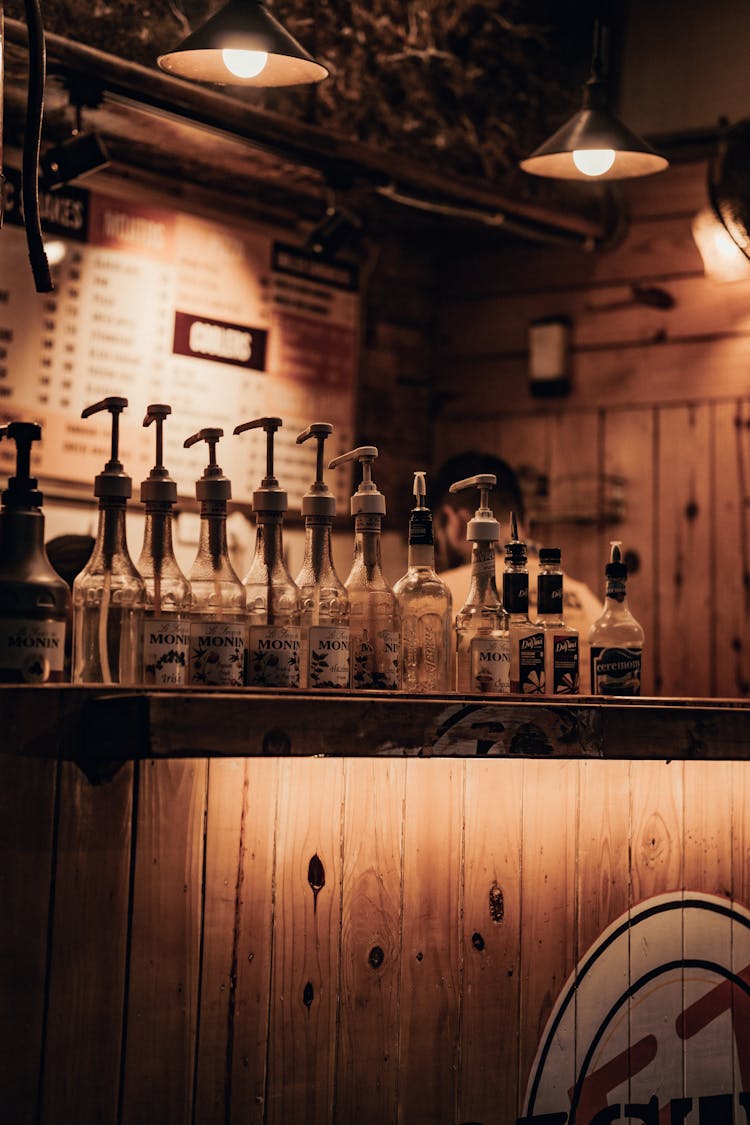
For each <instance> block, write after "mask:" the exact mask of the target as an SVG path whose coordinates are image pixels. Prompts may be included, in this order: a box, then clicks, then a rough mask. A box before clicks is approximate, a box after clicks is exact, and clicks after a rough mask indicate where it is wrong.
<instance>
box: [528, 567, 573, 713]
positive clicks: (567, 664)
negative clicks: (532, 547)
mask: <svg viewBox="0 0 750 1125" xmlns="http://www.w3.org/2000/svg"><path fill="white" fill-rule="evenodd" d="M560 563H561V554H560V549H559V547H542V549H541V550H540V552H539V574H538V576H537V610H538V613H539V620H538V622H537V624H538V625H539V626H540V627H541V628H542V629H543V630H544V662H545V668H544V678H545V692H546V694H547V695H576V694H577V693H578V692H579V690H580V676H579V667H578V632H577V630H575V629H573V628H571V626H570V625H566V624H565V622H564V621H563V616H562V613H563V572H562V568H561V565H560Z"/></svg>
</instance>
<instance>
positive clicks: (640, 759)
mask: <svg viewBox="0 0 750 1125" xmlns="http://www.w3.org/2000/svg"><path fill="white" fill-rule="evenodd" d="M0 724H1V726H0V730H1V731H2V735H1V738H2V745H1V747H0V749H1V750H2V754H1V755H0V766H1V768H2V777H1V778H0V880H1V882H0V903H1V904H2V910H1V911H0V965H1V966H2V978H3V987H2V995H1V996H0V1090H2V1098H3V1116H2V1119H3V1120H7V1121H12V1122H13V1123H14V1125H15V1123H18V1125H22V1123H25V1122H38V1121H39V1122H49V1123H52V1122H55V1123H61V1122H68V1121H70V1122H76V1125H82V1123H87V1122H105V1123H108V1122H112V1123H113V1125H114V1123H119V1122H122V1123H133V1125H147V1123H150V1122H158V1123H159V1125H169V1123H175V1125H178V1123H179V1125H185V1123H192V1122H194V1123H195V1125H204V1123H206V1125H209V1123H213V1122H217V1123H218V1122H221V1123H222V1125H224V1123H227V1122H237V1123H239V1122H243V1123H247V1122H251V1123H257V1125H260V1123H269V1125H271V1123H274V1125H277V1123H282V1125H286V1123H289V1125H299V1123H303V1122H304V1123H306V1125H307V1123H318V1122H320V1123H321V1125H322V1123H328V1122H336V1125H355V1123H356V1125H369V1123H372V1125H386V1123H389V1122H393V1123H394V1125H395V1123H396V1122H398V1123H399V1125H443V1123H444V1125H458V1123H468V1122H475V1123H481V1125H490V1123H494V1125H513V1123H514V1122H515V1121H516V1119H517V1117H519V1116H523V1115H524V1114H527V1115H528V1118H529V1120H534V1121H539V1122H542V1121H544V1123H545V1125H562V1123H563V1122H567V1121H568V1120H570V1121H571V1122H572V1120H575V1121H576V1122H577V1123H578V1125H589V1122H590V1121H592V1120H594V1119H595V1117H596V1112H600V1111H601V1109H602V1107H606V1106H607V1105H609V1106H610V1107H612V1106H615V1105H618V1104H620V1103H622V1108H623V1114H622V1116H623V1118H624V1117H625V1114H624V1106H625V1103H626V1102H627V1101H628V1100H630V1101H631V1102H632V1103H634V1104H635V1103H638V1104H640V1105H641V1106H645V1107H647V1108H646V1109H645V1110H644V1111H643V1114H646V1115H645V1116H644V1115H643V1114H642V1115H641V1116H640V1117H638V1116H637V1115H636V1110H635V1109H633V1120H643V1121H647V1122H649V1123H650V1122H652V1121H653V1123H654V1125H656V1122H657V1121H661V1120H669V1113H670V1110H669V1109H668V1108H666V1107H667V1106H668V1105H669V1104H670V1102H671V1103H672V1105H673V1106H674V1105H676V1104H677V1103H678V1102H679V1101H680V1099H683V1101H684V1100H685V1099H692V1102H691V1105H692V1106H693V1109H692V1112H693V1116H692V1117H685V1120H687V1121H688V1122H690V1121H695V1122H699V1113H700V1115H701V1116H700V1122H699V1125H704V1121H705V1122H708V1121H716V1122H722V1125H723V1122H725V1121H726V1122H731V1121H732V1120H733V1119H734V1120H735V1121H741V1120H744V1117H742V1116H741V1113H742V1111H741V1109H740V1108H739V1106H740V1105H741V1104H742V1105H744V1104H746V1102H744V1101H742V1098H743V1096H744V1095H743V1092H747V1091H748V1090H750V1038H748V1029H750V1018H747V1017H748V1016H749V1015H750V1000H748V999H747V996H748V995H750V983H748V982H750V940H747V941H746V934H747V935H750V913H748V907H749V906H750V761H749V759H750V705H748V704H746V703H740V702H735V701H725V702H722V701H718V702H717V701H711V702H706V701H698V700H687V701H677V700H646V699H644V700H630V701H615V700H587V699H576V700H572V701H569V702H561V703H558V702H555V703H554V704H552V703H529V702H526V701H523V700H521V699H508V700H505V701H489V700H483V699H477V698H475V697H474V698H465V699H463V698H457V697H451V698H447V699H442V700H441V699H416V698H412V697H407V696H393V697H388V698H385V697H383V698H379V697H377V696H375V695H373V696H370V695H363V696H361V697H360V696H357V697H353V696H343V695H336V694H331V695H323V694H321V695H314V696H313V695H310V694H305V693H298V692H289V693H283V692H280V693H277V694H274V695H270V694H267V693H263V692H253V691H243V692H232V693H223V692H220V691H215V692H212V691H210V690H201V691H195V692H189V693H188V692H179V691H174V692H155V693H147V692H133V691H128V690H126V689H106V690H105V689H97V688H78V687H59V688H57V687H47V688H18V689H16V688H3V689H0ZM709 759H710V760H709ZM654 920H656V921H654ZM657 923H658V925H657ZM654 925H656V926H657V928H656V930H653V929H652V930H647V927H648V926H651V927H653V926H654ZM639 933H640V934H646V933H648V938H647V939H646V937H643V939H642V940H640V941H639V940H636V936H637V935H638V934H639ZM675 942H676V943H677V945H676V946H675ZM675 949H677V952H675ZM648 957H655V958H656V962H655V963H654V964H652V963H651V962H649V961H648ZM597 974H598V975H597ZM589 982H591V986H590V987H589ZM642 982H647V983H648V982H651V983H648V987H646V984H643V986H642ZM657 985H659V987H658V988H657V987H656V986H657ZM613 989H614V992H613V991H612V990H613ZM722 989H723V991H722ZM601 1005H605V1006H606V1013H605V1015H606V1018H607V1020H609V1021H610V1022H606V1021H605V1018H604V1015H601V1013H600V1012H599V1009H598V1007H597V1006H601ZM701 1005H703V1006H702V1007H701ZM623 1012H625V1013H626V1014H627V1018H624V1017H622V1013H623ZM696 1012H697V1013H698V1014H697V1015H696V1014H695V1013H696ZM706 1012H709V1015H706ZM717 1013H718V1015H717ZM600 1016H601V1018H600ZM621 1017H622V1018H621ZM691 1020H692V1022H691ZM592 1021H593V1022H592ZM597 1021H598V1022H597ZM639 1021H640V1022H639ZM743 1021H744V1022H743ZM597 1028H599V1030H597ZM602 1028H604V1029H605V1030H604V1031H603V1030H602ZM592 1029H593V1030H592ZM675 1029H677V1030H676V1031H675ZM695 1029H697V1030H695ZM743 1029H744V1030H743ZM743 1035H745V1037H746V1038H748V1042H747V1043H745V1042H744V1040H743V1039H742V1036H743ZM623 1036H624V1039H623ZM618 1068H619V1069H618ZM623 1068H624V1069H623ZM623 1074H624V1075H625V1077H624V1078H623ZM711 1098H713V1099H714V1102H710V1099H711ZM597 1099H598V1100H597ZM618 1099H619V1101H618ZM652 1099H656V1104H657V1111H658V1112H659V1113H662V1114H665V1116H663V1117H662V1118H657V1117H655V1116H653V1112H656V1111H654V1104H655V1103H654V1102H653V1100H652ZM716 1099H724V1100H723V1101H716ZM727 1099H730V1102H731V1104H733V1105H734V1106H735V1110H734V1112H735V1117H734V1118H732V1117H731V1116H728V1117H727V1116H726V1113H727V1106H730V1102H728V1101H727ZM704 1103H705V1106H720V1107H723V1109H722V1112H723V1113H724V1116H723V1117H722V1116H714V1117H710V1116H708V1114H709V1109H705V1112H704ZM685 1104H687V1103H685ZM574 1106H575V1107H576V1109H575V1113H574V1112H573V1107H574ZM730 1108H731V1107H730ZM595 1111H596V1112H595ZM604 1112H605V1113H609V1114H610V1115H609V1116H606V1117H602V1116H600V1117H599V1118H598V1120H600V1121H605V1120H606V1121H616V1120H618V1118H617V1117H616V1116H614V1117H613V1116H612V1115H611V1109H610V1110H606V1109H604ZM680 1112H681V1111H680ZM648 1113H650V1114H651V1116H648ZM545 1115H546V1116H545ZM674 1119H675V1120H679V1119H680V1118H676V1117H675V1118H674Z"/></svg>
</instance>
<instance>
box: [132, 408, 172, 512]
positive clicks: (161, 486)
mask: <svg viewBox="0 0 750 1125" xmlns="http://www.w3.org/2000/svg"><path fill="white" fill-rule="evenodd" d="M171 413H172V407H171V406H167V405H166V404H164V403H153V404H152V405H151V406H147V407H146V417H145V418H144V419H143V425H144V426H150V425H151V423H152V422H154V423H155V424H156V463H155V465H154V467H153V469H152V470H151V472H150V473H149V474H148V479H147V480H144V481H142V482H141V503H143V504H174V503H176V501H177V485H176V483H175V482H174V481H173V480H172V478H171V477H170V475H169V473H168V472H167V470H166V468H165V467H164V419H165V418H168V417H169V415H170V414H171Z"/></svg>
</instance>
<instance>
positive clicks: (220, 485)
mask: <svg viewBox="0 0 750 1125" xmlns="http://www.w3.org/2000/svg"><path fill="white" fill-rule="evenodd" d="M223 437H224V431H223V430H222V429H220V428H218V427H209V428H207V429H204V430H198V432H197V434H191V436H190V437H189V438H185V441H184V442H183V443H182V444H183V449H190V447H191V446H193V445H197V444H198V442H199V441H205V443H206V445H207V446H208V464H207V465H206V467H205V469H204V470H203V476H202V477H201V478H200V480H197V481H196V482H195V495H196V498H197V499H198V500H201V501H207V502H210V501H213V502H219V503H222V502H224V501H226V500H231V499H232V482H231V481H230V479H229V477H225V476H224V473H223V472H222V469H221V466H220V465H218V464H217V462H216V446H217V445H218V444H219V440H220V439H221V438H223Z"/></svg>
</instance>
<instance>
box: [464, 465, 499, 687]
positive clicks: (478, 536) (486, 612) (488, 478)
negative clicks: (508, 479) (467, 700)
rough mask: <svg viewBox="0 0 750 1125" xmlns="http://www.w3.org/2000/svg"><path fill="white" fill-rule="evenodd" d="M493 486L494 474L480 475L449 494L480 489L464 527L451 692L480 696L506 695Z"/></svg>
mask: <svg viewBox="0 0 750 1125" xmlns="http://www.w3.org/2000/svg"><path fill="white" fill-rule="evenodd" d="M496 483H497V477H496V476H495V475H494V473H480V474H479V475H478V476H474V477H468V478H467V479H466V480H460V481H456V483H455V484H452V485H451V489H450V490H451V492H461V490H462V489H464V488H471V487H472V486H476V487H477V488H478V489H479V496H480V499H479V507H478V508H477V510H476V512H475V513H474V518H473V519H472V520H469V523H468V526H467V528H466V538H467V539H469V540H470V541H471V542H472V543H473V546H472V549H471V585H470V587H469V593H468V596H467V599H466V604H465V605H464V606H463V608H462V609H461V610H460V611H459V613H458V614H457V615H456V689H457V690H458V691H460V692H470V691H476V692H481V693H483V694H485V695H506V694H507V693H508V692H509V691H510V645H509V640H508V614H507V613H506V612H505V609H504V608H503V603H502V602H501V600H500V595H499V594H498V592H497V584H496V580H495V544H496V543H497V542H498V540H499V539H500V525H499V524H498V522H497V520H496V519H495V517H494V515H493V514H492V509H491V508H490V506H489V494H490V491H491V490H492V488H494V486H495V484H496Z"/></svg>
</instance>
